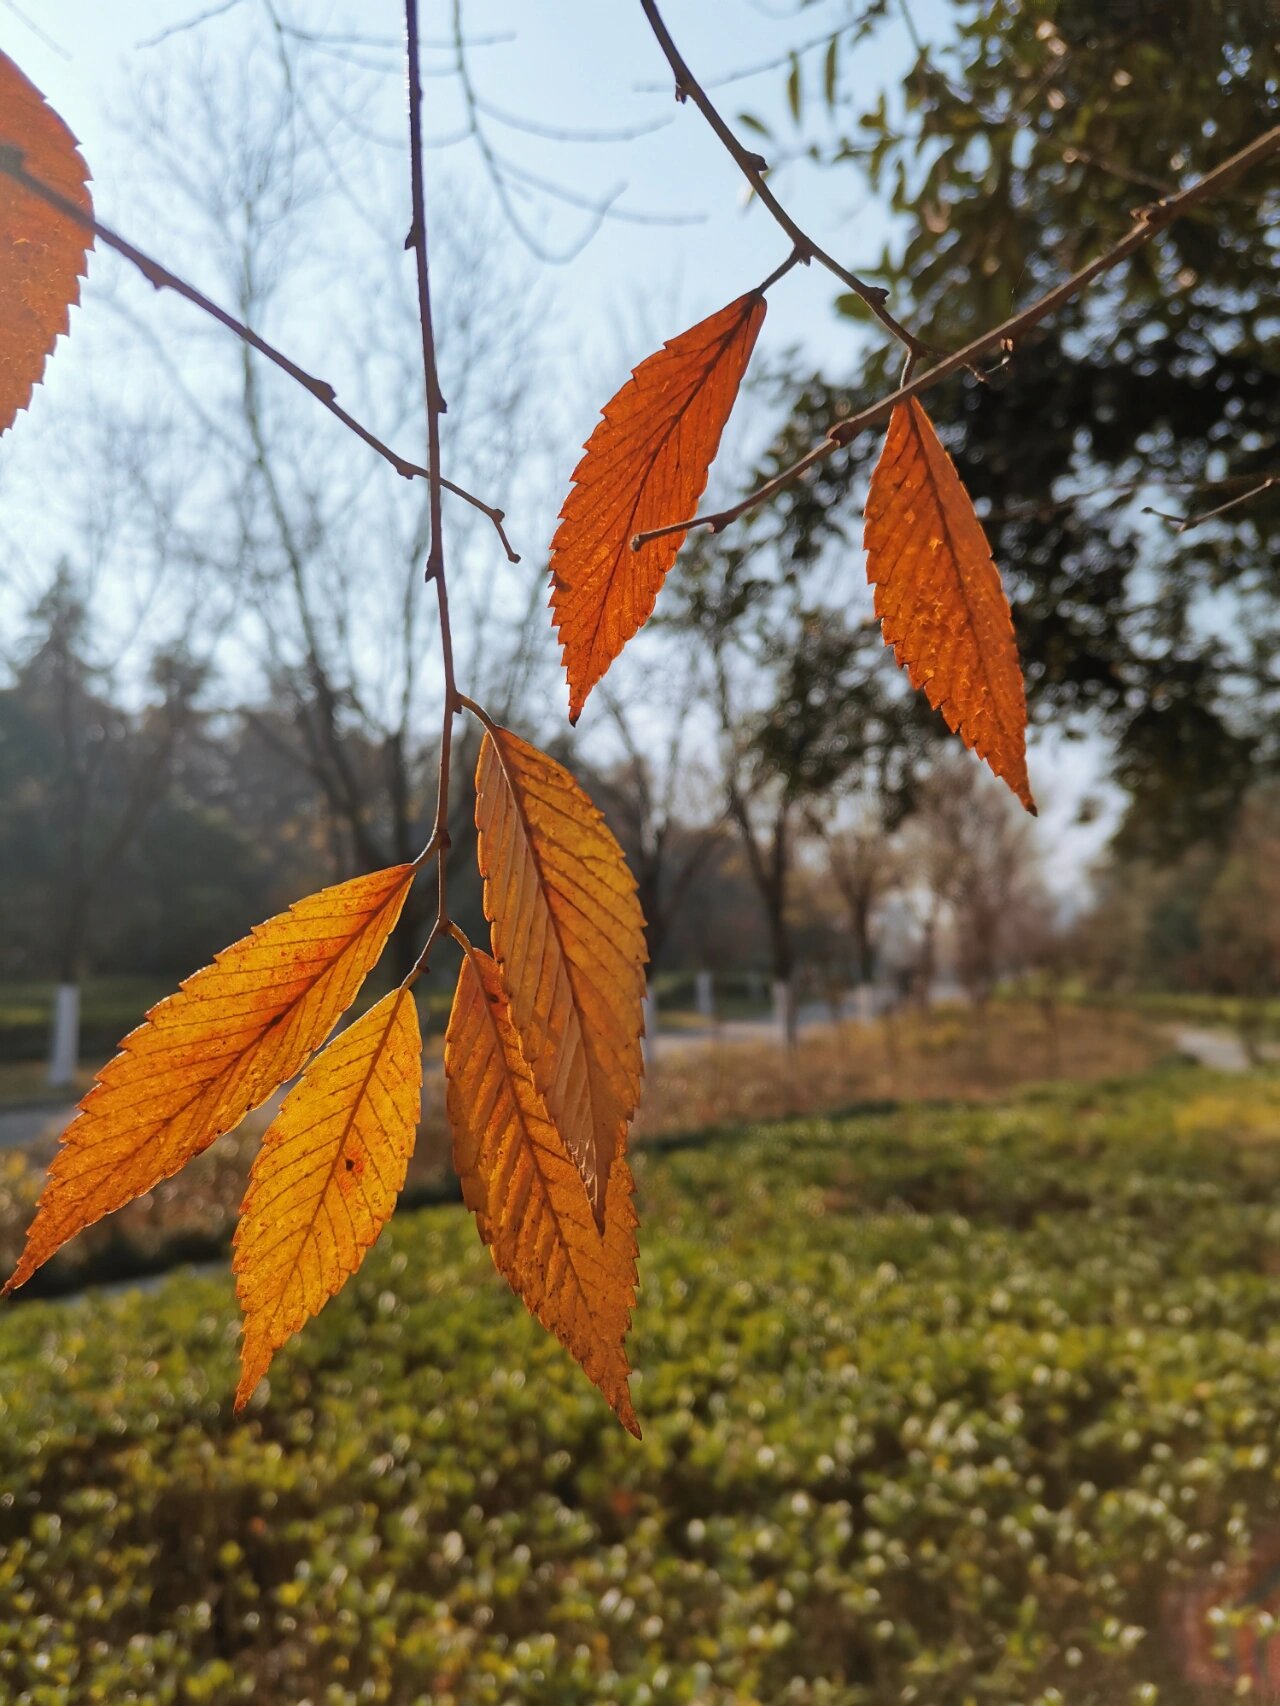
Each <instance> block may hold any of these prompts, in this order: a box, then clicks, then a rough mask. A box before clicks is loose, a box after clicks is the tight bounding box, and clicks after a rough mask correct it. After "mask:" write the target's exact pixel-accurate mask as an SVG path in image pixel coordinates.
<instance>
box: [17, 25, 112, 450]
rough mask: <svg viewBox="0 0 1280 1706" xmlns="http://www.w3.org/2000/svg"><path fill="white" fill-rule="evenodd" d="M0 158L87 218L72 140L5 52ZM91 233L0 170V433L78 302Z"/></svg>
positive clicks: (89, 209)
mask: <svg viewBox="0 0 1280 1706" xmlns="http://www.w3.org/2000/svg"><path fill="white" fill-rule="evenodd" d="M0 154H3V155H5V156H8V157H10V158H14V160H15V163H16V164H18V165H20V166H21V167H22V169H23V170H24V171H25V172H26V173H27V174H28V175H29V176H30V177H33V178H39V179H40V181H41V182H42V183H45V184H48V186H49V187H50V189H54V190H57V191H58V192H59V194H60V195H63V196H66V197H67V198H68V200H70V201H73V202H74V203H75V204H76V206H77V207H80V208H83V210H84V211H85V213H87V214H92V213H93V203H92V201H91V200H90V198H89V190H88V182H89V169H88V167H87V166H86V165H85V163H84V158H83V156H82V155H81V153H80V150H79V146H78V145H77V143H76V139H75V137H74V136H72V134H71V132H70V131H69V130H68V129H67V127H66V125H65V124H64V123H63V122H62V120H61V119H60V118H59V117H58V115H57V113H56V112H54V110H53V108H52V107H50V106H48V105H47V104H46V102H45V98H44V96H43V95H42V94H41V93H40V91H39V89H37V88H36V86H35V84H34V83H32V82H30V81H29V80H28V79H27V78H26V77H25V76H24V75H23V74H22V72H21V71H19V69H18V67H17V66H16V65H15V64H14V63H13V61H12V60H11V59H10V58H9V57H8V55H7V54H4V53H0ZM92 243H93V237H92V234H91V233H90V232H88V231H86V230H85V229H84V228H83V227H82V226H80V225H77V224H75V223H74V221H72V220H71V219H69V218H68V217H67V216H66V215H65V214H62V213H57V212H55V211H54V209H53V208H51V207H50V206H48V204H47V203H46V202H43V201H41V200H40V199H39V198H38V197H37V196H34V195H32V193H31V192H30V190H26V189H23V187H22V186H21V185H20V184H18V183H15V181H14V180H13V178H12V177H10V176H9V175H8V174H7V173H6V172H4V171H0V432H5V431H6V430H7V429H8V428H9V427H11V426H12V425H13V423H14V420H15V418H16V417H17V414H18V411H19V409H25V408H26V406H27V404H28V403H29V402H30V401H31V392H32V390H33V388H34V387H35V386H36V385H37V384H39V382H40V379H41V376H42V375H43V373H44V364H45V362H46V361H47V360H48V358H49V355H50V353H51V352H52V350H53V346H54V344H55V343H56V342H57V340H58V334H59V333H60V332H65V331H67V330H68V327H69V323H70V322H69V320H68V315H67V310H68V308H70V306H71V305H72V303H75V302H79V300H80V280H81V278H82V277H83V276H84V271H85V266H86V263H87V256H88V250H89V248H90V246H91V245H92Z"/></svg>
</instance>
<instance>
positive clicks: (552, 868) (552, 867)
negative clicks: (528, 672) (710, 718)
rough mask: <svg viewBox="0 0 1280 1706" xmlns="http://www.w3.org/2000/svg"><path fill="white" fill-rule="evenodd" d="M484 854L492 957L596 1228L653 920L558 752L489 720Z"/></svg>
mask: <svg viewBox="0 0 1280 1706" xmlns="http://www.w3.org/2000/svg"><path fill="white" fill-rule="evenodd" d="M476 829H477V831H478V838H477V855H478V858H479V862H480V871H481V875H482V876H483V877H484V910H485V916H486V917H487V918H488V920H489V923H490V926H491V930H492V936H493V952H494V957H495V958H496V959H497V961H498V963H499V965H500V966H501V968H502V978H503V983H504V984H505V986H506V989H507V993H508V996H509V998H510V1002H511V1015H512V1019H513V1021H514V1024H515V1028H516V1031H517V1033H518V1034H519V1037H520V1043H521V1047H522V1048H523V1050H524V1054H525V1058H526V1059H527V1060H528V1062H529V1066H530V1068H531V1070H532V1072H533V1078H534V1082H535V1083H536V1084H537V1086H538V1089H539V1091H540V1092H541V1094H542V1096H543V1099H544V1100H545V1102H546V1104H547V1112H548V1114H549V1116H550V1118H551V1120H552V1122H553V1123H554V1125H555V1127H556V1130H557V1131H558V1132H559V1133H560V1135H561V1137H562V1138H563V1139H564V1143H565V1146H566V1148H567V1149H568V1151H569V1153H570V1155H571V1156H572V1157H573V1159H574V1162H575V1163H576V1165H577V1168H578V1171H579V1172H580V1173H581V1174H582V1177H583V1179H584V1180H585V1182H586V1187H587V1195H588V1197H589V1199H590V1201H591V1206H592V1210H593V1212H594V1214H595V1217H596V1223H597V1225H603V1222H604V1197H605V1186H606V1184H607V1182H608V1179H609V1173H610V1169H611V1167H612V1165H613V1158H614V1156H615V1155H616V1154H617V1153H618V1151H619V1149H620V1147H621V1145H622V1143H623V1140H624V1138H625V1136H626V1131H627V1126H628V1125H629V1124H630V1121H631V1117H632V1115H633V1114H634V1113H635V1110H636V1104H637V1103H638V1102H639V1099H640V1080H641V1075H642V1073H643V1070H644V1065H643V1060H642V1058H641V1053H640V1036H641V1032H642V1030H643V1028H644V1013H643V1005H642V1003H643V1000H644V965H645V942H644V919H643V916H642V915H641V912H640V903H639V901H638V900H637V899H636V885H635V880H634V878H633V877H632V875H631V872H630V871H629V870H628V869H627V862H626V860H625V858H624V857H623V854H622V849H621V848H620V847H619V846H618V843H617V841H616V840H615V839H614V837H613V835H612V833H611V832H610V830H609V828H608V826H607V825H606V823H605V821H604V819H603V817H602V816H601V815H600V813H599V812H598V811H597V810H596V808H595V806H593V805H592V803H591V801H590V800H589V799H588V798H587V796H586V794H585V793H584V792H583V790H582V788H581V787H580V786H579V785H578V783H577V782H576V781H575V780H574V778H573V777H572V776H571V775H570V774H569V772H568V771H567V770H566V769H565V768H564V766H563V765H562V764H557V763H556V761H555V760H554V759H553V758H548V757H547V755H546V753H545V752H539V751H538V749H537V747H534V746H530V745H529V743H528V742H527V741H523V740H521V739H520V738H519V737H518V736H517V735H513V734H512V733H511V732H510V730H509V729H490V730H489V732H488V733H487V734H486V735H485V738H484V742H483V744H482V746H481V748H480V759H479V763H478V765H477V767H476Z"/></svg>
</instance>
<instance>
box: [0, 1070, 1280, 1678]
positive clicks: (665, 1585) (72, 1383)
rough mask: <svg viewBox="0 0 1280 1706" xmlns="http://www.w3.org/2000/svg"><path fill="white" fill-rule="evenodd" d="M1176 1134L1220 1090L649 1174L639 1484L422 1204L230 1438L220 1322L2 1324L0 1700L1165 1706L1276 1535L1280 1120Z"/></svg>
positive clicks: (86, 1313)
mask: <svg viewBox="0 0 1280 1706" xmlns="http://www.w3.org/2000/svg"><path fill="white" fill-rule="evenodd" d="M1192 1094H1194V1095H1196V1096H1199V1097H1200V1098H1202V1099H1203V1098H1209V1099H1210V1100H1212V1099H1213V1098H1215V1097H1219V1096H1222V1097H1226V1096H1228V1095H1229V1096H1231V1097H1232V1098H1238V1097H1243V1096H1245V1095H1247V1094H1248V1092H1247V1091H1246V1089H1245V1088H1243V1086H1242V1085H1241V1084H1240V1083H1239V1082H1236V1083H1233V1084H1230V1085H1228V1084H1226V1083H1219V1082H1216V1081H1215V1080H1213V1079H1212V1078H1210V1077H1208V1075H1205V1074H1197V1073H1194V1072H1192V1071H1189V1070H1183V1071H1174V1072H1170V1073H1168V1074H1167V1075H1165V1076H1163V1077H1162V1078H1159V1079H1154V1080H1151V1081H1149V1082H1146V1083H1142V1084H1137V1085H1134V1084H1130V1085H1129V1086H1127V1087H1122V1088H1115V1087H1111V1088H1107V1087H1101V1086H1094V1087H1092V1088H1087V1087H1086V1088H1077V1089H1074V1090H1071V1091H1056V1092H1046V1091H1041V1092H1036V1093H1030V1094H1027V1095H1025V1096H1023V1097H1021V1098H1019V1099H1016V1100H1013V1101H1008V1102H1005V1103H1003V1104H998V1105H995V1106H992V1107H988V1108H970V1109H960V1108H954V1107H953V1108H950V1109H921V1108H918V1107H917V1108H909V1109H902V1110H899V1111H897V1112H893V1113H886V1114H883V1115H878V1116H865V1115H864V1116H862V1117H859V1118H853V1119H842V1120H820V1119H814V1120H809V1121H806V1122H803V1123H793V1124H790V1125H782V1126H773V1127H757V1128H753V1129H750V1130H747V1131H744V1132H740V1133H738V1134H735V1135H727V1136H721V1137H720V1138H718V1139H714V1140H704V1141H701V1142H699V1141H696V1140H690V1141H689V1142H687V1143H686V1144H685V1145H684V1146H682V1147H677V1146H675V1145H673V1146H671V1147H670V1148H669V1149H667V1151H666V1152H663V1153H660V1152H658V1151H657V1150H650V1151H649V1152H647V1153H646V1152H644V1151H643V1150H642V1151H641V1152H640V1154H639V1155H638V1157H637V1171H638V1177H639V1185H640V1204H641V1210H642V1214H643V1219H644V1233H645V1241H644V1256H643V1261H642V1268H641V1274H642V1290H641V1300H640V1307H639V1310H638V1314H637V1321H636V1335H635V1355H636V1360H637V1363H638V1366H639V1368H640V1369H641V1371H642V1373H641V1374H640V1376H639V1377H638V1379H637V1386H636V1399H637V1406H638V1408H639V1410H640V1413H641V1419H642V1421H643V1423H644V1426H645V1440H644V1442H643V1444H641V1445H638V1446H637V1445H636V1444H635V1443H634V1442H633V1441H631V1440H630V1439H628V1438H627V1437H626V1436H625V1435H624V1434H623V1433H622V1432H621V1430H620V1429H618V1428H617V1427H616V1426H615V1425H614V1424H613V1423H612V1422H611V1421H610V1419H609V1417H608V1414H607V1412H606V1410H605V1408H604V1406H603V1404H602V1403H601V1402H600V1401H599V1399H598V1398H597V1396H596V1395H595V1394H594V1393H593V1392H592V1391H591V1390H590V1388H589V1387H588V1386H587V1385H586V1383H585V1381H583V1380H582V1378H581V1376H580V1375H579V1374H578V1373H577V1372H576V1370H575V1369H574V1368H573V1367H572V1365H571V1364H570V1363H569V1361H568V1359H567V1358H566V1357H565V1356H564V1355H563V1353H562V1352H561V1351H560V1350H559V1349H558V1347H557V1346H556V1345H555V1344H554V1343H553V1342H552V1341H550V1340H549V1339H548V1338H547V1337H546V1336H545V1335H543V1334H542V1333H540V1332H539V1331H538V1329H536V1328H535V1327H534V1326H533V1324H532V1323H531V1322H529V1321H528V1320H527V1319H526V1318H525V1317H524V1316H523V1315H522V1313H521V1311H520V1309H519V1306H518V1305H517V1304H516V1302H515V1301H514V1299H512V1298H511V1297H510V1296H509V1295H508V1293H507V1292H506V1290H505V1288H504V1287H503V1286H502V1284H501V1282H500V1281H499V1280H498V1278H497V1276H496V1275H495V1274H494V1273H493V1271H492V1269H491V1267H490V1264H489V1260H488V1257H487V1256H486V1254H485V1253H484V1252H483V1250H481V1248H480V1247H479V1245H478V1243H477V1241H476V1238H475V1234H474V1231H473V1229H472V1227H471V1225H470V1222H469V1220H468V1219H467V1218H466V1217H465V1216H464V1215H463V1214H462V1212H461V1211H460V1210H458V1209H455V1208H438V1209H430V1210H423V1211H420V1212H417V1213H413V1214H405V1215H401V1216H398V1217H397V1219H396V1220H395V1221H394V1222H393V1223H392V1225H391V1227H390V1228H389V1230H388V1232H387V1234H386V1235H384V1237H383V1239H382V1242H381V1243H380V1245H379V1246H378V1248H377V1250H376V1251H375V1252H374V1253H373V1254H372V1255H371V1257H370V1259H369V1261H368V1263H367V1264H366V1266H365V1268H364V1269H363V1271H362V1272H361V1274H360V1275H359V1276H358V1277H357V1279H356V1280H354V1281H353V1282H352V1283H351V1284H350V1285H349V1286H348V1288H347V1290H346V1292H345V1293H344V1295H343V1296H342V1298H340V1299H339V1300H338V1301H337V1302H336V1303H334V1304H333V1305H331V1306H330V1308H329V1309H328V1310H326V1312H325V1313H324V1314H323V1316H322V1317H321V1318H320V1320H319V1321H317V1322H315V1323H313V1324H312V1326H311V1327H310V1328H309V1329H308V1331H307V1333H306V1334H305V1335H304V1336H303V1337H302V1338H301V1339H300V1340H299V1341H297V1342H296V1343H295V1344H294V1345H293V1346H292V1347H291V1348H290V1349H288V1350H287V1351H285V1352H284V1353H283V1354H282V1355H281V1356H280V1357H279V1358H278V1359H277V1362H276V1364H275V1367H274V1369H273V1373H272V1377H271V1381H270V1392H269V1396H268V1394H267V1393H266V1392H265V1391H264V1392H261V1393H260V1394H259V1397H258V1398H257V1399H256V1400H255V1401H254V1403H253V1405H252V1406H251V1409H250V1412H249V1413H248V1415H247V1416H246V1418H245V1419H243V1420H241V1421H239V1422H237V1421H234V1420H233V1419H232V1417H231V1415H230V1408H229V1400H230V1395H231V1392H232V1389H233V1386H234V1365H235V1355H236V1333H237V1327H236V1321H235V1310H234V1302H233V1299H232V1295H231V1287H230V1283H229V1281H228V1280H227V1279H226V1278H223V1277H219V1278H203V1279H197V1278H195V1277H194V1276H177V1277H175V1278H173V1279H171V1280H169V1281H168V1282H166V1283H165V1284H163V1285H162V1286H160V1287H159V1288H158V1289H157V1290H155V1291H154V1292H152V1293H151V1294H149V1295H128V1296H112V1297H106V1296H102V1295H96V1296H91V1297H88V1298H86V1299H84V1300H83V1301H81V1302H78V1303H74V1304H64V1305H50V1304H33V1305H30V1306H28V1307H24V1308H21V1309H12V1310H11V1311H9V1312H8V1313H7V1314H5V1315H4V1316H3V1318H0V1424H2V1425H0V1460H2V1461H0V1489H3V1490H2V1491H0V1699H4V1700H5V1701H14V1702H21V1703H23V1706H72V1703H75V1706H79V1703H80V1702H90V1701H103V1702H109V1703H111V1706H115V1703H116V1702H123V1701H129V1700H133V1701H136V1702H141V1703H145V1706H168V1703H171V1702H172V1703H175V1706H176V1703H178V1702H182V1703H184V1706H185V1703H187V1702H192V1701H200V1702H209V1703H211V1706H224V1703H228V1706H229V1703H231V1702H239V1701H244V1702H254V1703H255V1706H297V1703H298V1702H301V1701H304V1700H305V1701H308V1702H311V1703H313V1706H356V1703H357V1702H366V1701H372V1702H387V1703H392V1706H400V1703H402V1702H403V1703H408V1702H414V1701H419V1700H424V1701H425V1700H430V1701H432V1702H435V1703H437V1706H450V1703H453V1702H457V1703H463V1702H465V1703H467V1706H472V1703H474V1706H481V1703H485V1706H498V1703H505V1702H517V1701H519V1702H525V1701H528V1702H541V1703H546V1706H553V1703H554V1706H587V1703H588V1702H592V1703H594V1702H600V1701H611V1702H619V1703H622V1706H641V1703H644V1706H674V1703H677V1702H695V1701H696V1702H698V1703H700V1706H703V1703H706V1706H729V1703H730V1702H735V1703H736V1702H766V1703H768V1706H774V1703H785V1702H796V1703H797V1706H836V1703H839V1706H859V1703H870V1702H876V1703H882V1702H890V1701H893V1702H920V1703H921V1706H925V1703H928V1706H962V1703H967V1702H971V1701H992V1702H996V1701H1000V1702H1009V1701H1020V1702H1027V1703H1028V1706H1030V1703H1031V1702H1039V1703H1040V1706H1049V1703H1050V1702H1068V1701H1069V1702H1070V1703H1071V1706H1104V1703H1105V1706H1117V1703H1137V1702H1150V1701H1154V1700H1156V1699H1161V1700H1182V1699H1189V1698H1191V1696H1190V1695H1188V1694H1187V1693H1185V1692H1183V1691H1182V1685H1181V1684H1180V1683H1179V1682H1178V1681H1177V1677H1176V1672H1177V1668H1178V1664H1179V1662H1180V1661H1179V1659H1178V1648H1177V1646H1176V1643H1175V1642H1174V1641H1173V1639H1172V1637H1171V1636H1170V1634H1169V1629H1170V1627H1171V1621H1172V1619H1173V1613H1172V1611H1171V1609H1170V1606H1171V1603H1175V1602H1176V1599H1177V1594H1178V1590H1179V1584H1186V1586H1187V1591H1188V1593H1192V1592H1194V1593H1195V1594H1199V1595H1200V1596H1201V1599H1203V1585H1204V1583H1206V1582H1209V1583H1212V1582H1213V1581H1214V1580H1215V1574H1214V1572H1215V1569H1218V1570H1220V1571H1221V1572H1222V1576H1221V1580H1222V1581H1223V1582H1228V1581H1233V1580H1235V1579H1236V1576H1235V1574H1234V1573H1233V1572H1235V1571H1236V1570H1237V1569H1238V1566H1239V1563H1240V1560H1242V1559H1244V1558H1245V1557H1246V1556H1247V1554H1248V1553H1249V1551H1250V1548H1251V1544H1252V1537H1253V1534H1254V1533H1255V1531H1261V1530H1263V1529H1265V1528H1266V1527H1267V1526H1268V1525H1271V1524H1274V1522H1275V1518H1276V1513H1277V1510H1280V1486H1278V1485H1277V1475H1278V1472H1280V1471H1278V1467H1277V1465H1278V1463H1280V1458H1278V1456H1277V1446H1276V1442H1277V1439H1278V1438H1280V1340H1278V1339H1277V1337H1276V1335H1275V1334H1274V1330H1273V1329H1274V1322H1275V1318H1276V1308H1277V1303H1278V1302H1280V1281H1278V1280H1277V1279H1276V1278H1275V1277H1274V1271H1275V1269H1276V1266H1277V1263H1276V1255H1277V1251H1278V1250H1280V1206H1277V1205H1280V1143H1277V1142H1272V1143H1266V1142H1262V1141H1259V1138H1260V1134H1261V1130H1262V1127H1263V1124H1264V1122H1265V1120H1266V1119H1272V1118H1274V1124H1273V1127H1272V1136H1273V1137H1275V1138H1280V1114H1277V1113H1276V1110H1277V1108H1280V1097H1277V1083H1276V1081H1275V1080H1266V1079H1264V1080H1261V1081H1260V1083H1259V1090H1258V1094H1259V1096H1260V1098H1261V1099H1262V1105H1263V1107H1264V1109H1266V1110H1270V1111H1269V1112H1264V1114H1263V1115H1261V1116H1259V1117H1258V1118H1257V1119H1254V1120H1252V1121H1251V1122H1250V1131H1249V1139H1250V1140H1249V1141H1248V1142H1246V1143H1242V1144H1236V1143H1233V1142H1232V1141H1230V1140H1229V1139H1224V1138H1223V1136H1222V1134H1221V1133H1220V1131H1219V1130H1218V1129H1216V1123H1215V1122H1213V1121H1210V1122H1208V1123H1207V1124H1204V1123H1202V1122H1201V1121H1199V1120H1195V1121H1191V1122H1180V1121H1179V1118H1178V1114H1179V1110H1180V1108H1182V1107H1183V1106H1184V1105H1185V1104H1186V1102H1187V1099H1188V1096H1190V1095H1192ZM1195 1603H1197V1604H1199V1603H1201V1600H1196V1601H1195ZM1234 1615H1235V1614H1234V1613H1228V1614H1226V1615H1224V1617H1223V1619H1222V1630H1221V1633H1220V1634H1218V1633H1215V1631H1214V1628H1213V1627H1212V1626H1211V1625H1210V1624H1208V1623H1206V1622H1205V1620H1204V1619H1203V1618H1201V1619H1200V1623H1201V1625H1202V1628H1203V1634H1204V1639H1205V1642H1206V1643H1208V1644H1209V1645H1210V1646H1211V1645H1212V1643H1213V1642H1214V1641H1215V1640H1219V1639H1220V1640H1221V1641H1222V1642H1223V1643H1224V1650H1227V1649H1229V1647H1230V1643H1231V1640H1232V1639H1233V1636H1232V1634H1231V1631H1230V1628H1229V1625H1230V1623H1231V1620H1232V1617H1233V1616H1234ZM1184 1621H1185V1620H1184ZM1218 1662H1221V1663H1222V1664H1223V1665H1224V1667H1225V1668H1224V1674H1226V1673H1227V1670H1229V1659H1225V1658H1224V1659H1223V1660H1221V1661H1218ZM1195 1698H1203V1696H1201V1695H1196V1696H1195Z"/></svg>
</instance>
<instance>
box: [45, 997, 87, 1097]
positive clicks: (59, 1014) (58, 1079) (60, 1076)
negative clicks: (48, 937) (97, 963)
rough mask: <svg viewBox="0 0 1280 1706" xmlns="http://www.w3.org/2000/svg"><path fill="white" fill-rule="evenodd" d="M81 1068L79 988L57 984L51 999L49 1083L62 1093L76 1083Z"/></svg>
mask: <svg viewBox="0 0 1280 1706" xmlns="http://www.w3.org/2000/svg"><path fill="white" fill-rule="evenodd" d="M79 1064H80V986H79V984H75V983H60V984H59V985H58V988H57V991H56V992H55V994H54V997H53V1034H52V1037H51V1039H50V1043H49V1083H50V1084H51V1085H52V1086H53V1088H54V1089H57V1090H62V1089H65V1088H67V1087H68V1086H70V1085H73V1084H74V1083H75V1081H76V1068H77V1067H78V1066H79Z"/></svg>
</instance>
